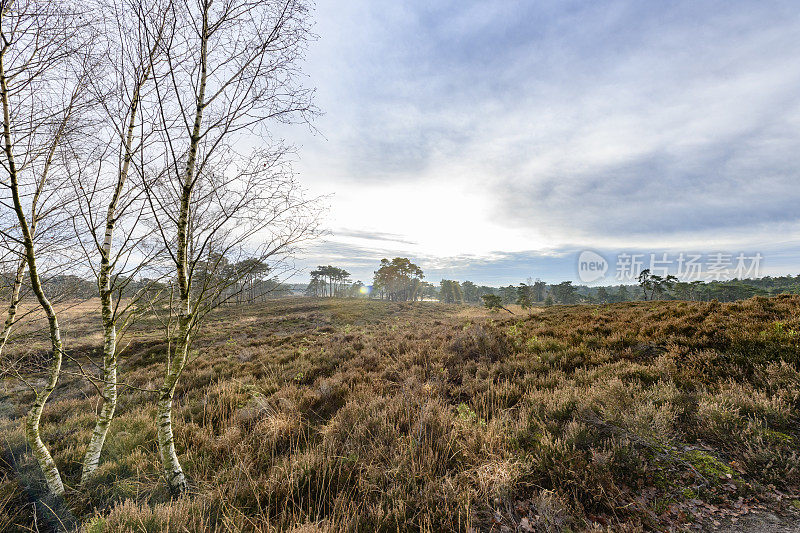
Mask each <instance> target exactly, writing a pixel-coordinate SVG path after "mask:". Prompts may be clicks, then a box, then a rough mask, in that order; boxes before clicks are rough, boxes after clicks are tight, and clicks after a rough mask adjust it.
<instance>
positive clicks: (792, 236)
mask: <svg viewBox="0 0 800 533" xmlns="http://www.w3.org/2000/svg"><path fill="white" fill-rule="evenodd" d="M315 18H316V27H315V33H316V34H317V35H318V37H319V38H318V39H317V40H316V41H315V42H314V43H312V44H311V45H310V47H309V51H308V55H307V60H306V63H305V65H304V66H303V69H304V71H305V73H306V74H307V75H308V83H309V84H311V85H313V86H315V87H316V88H317V99H316V102H317V105H318V106H319V108H320V109H321V110H322V112H323V113H324V115H322V116H321V117H319V118H318V119H317V120H315V122H314V128H315V131H312V130H309V129H307V128H304V127H302V126H301V127H298V126H294V127H292V128H287V129H286V130H285V131H281V135H282V136H284V137H285V138H286V140H287V141H289V142H291V143H294V144H296V145H297V149H298V153H297V161H296V165H295V170H296V171H297V173H298V177H299V180H300V182H301V183H302V184H303V185H304V186H305V187H306V188H307V189H308V190H309V192H310V193H313V194H319V195H326V196H327V197H326V200H325V202H326V204H327V205H328V210H327V214H326V218H325V226H326V227H327V228H328V229H329V232H330V233H329V235H328V236H326V237H325V238H324V239H322V240H320V241H318V242H317V243H315V244H314V245H312V246H309V247H308V248H307V249H306V251H305V252H304V254H303V255H302V256H301V257H300V258H299V260H298V265H299V266H300V267H302V268H305V269H306V272H304V273H301V274H300V275H299V276H297V278H296V280H297V281H303V280H306V279H308V274H307V270H308V268H310V267H313V266H315V265H317V264H333V265H336V266H340V267H343V268H345V269H347V270H348V271H349V272H351V274H352V277H353V279H354V280H355V279H360V280H363V281H364V282H366V283H369V282H370V281H371V279H372V273H373V271H374V270H375V269H376V268H377V266H378V263H379V262H380V259H381V258H383V257H389V258H391V257H395V256H403V257H409V258H410V259H411V260H412V261H414V262H416V263H418V264H419V265H420V266H421V267H422V268H423V270H424V271H425V273H426V279H427V280H429V281H433V282H434V283H438V281H439V280H440V279H442V278H448V279H459V280H462V281H463V280H466V279H469V280H471V281H474V282H476V283H480V284H488V285H495V286H497V285H505V284H509V283H519V282H520V281H524V280H525V279H527V278H534V279H535V278H541V279H544V280H546V281H550V282H558V281H562V280H575V281H582V280H583V279H584V278H583V277H582V276H581V272H580V271H579V261H578V257H579V254H580V253H581V252H582V251H584V250H591V251H593V252H595V253H596V254H598V255H599V256H601V257H602V258H605V259H606V261H607V262H608V275H607V278H605V279H600V280H597V281H596V282H595V283H603V282H609V279H611V281H613V278H614V277H615V276H614V274H615V272H617V271H618V270H619V268H618V267H619V264H620V259H619V257H620V256H623V257H624V256H625V255H634V256H636V255H641V256H642V259H643V260H644V261H645V262H647V260H649V259H650V258H651V254H653V256H658V257H663V255H662V254H664V253H666V254H668V255H669V257H670V258H677V257H679V256H680V254H681V253H685V254H690V253H693V254H698V255H702V256H703V261H704V263H705V265H706V267H707V270H708V268H710V267H709V263H710V262H711V259H710V258H711V257H712V256H714V254H720V253H723V254H724V255H726V256H727V255H730V256H731V258H732V260H731V261H732V263H733V264H734V265H735V263H736V261H735V258H736V257H737V255H741V254H746V256H747V257H749V258H753V257H756V255H758V256H759V257H761V259H760V261H759V272H758V274H759V275H766V274H782V273H793V274H797V273H798V272H800V248H798V238H797V236H798V235H800V233H798V230H800V209H798V206H800V187H799V186H798V184H797V182H798V177H799V174H798V173H799V172H800V90H798V89H800V61H798V58H800V9H797V3H796V2H788V1H787V2H771V1H763V2H753V1H748V2H737V1H731V0H725V1H702V2H698V1H688V2H680V1H664V2H649V1H644V0H641V1H618V2H615V1H603V2H596V1H581V2H573V1H569V0H559V1H533V0H526V1H514V0H495V1H491V2H487V1H470V0H452V1H450V0H423V1H418V0H408V1H403V2H396V1H384V0H348V1H346V2H341V1H335V0H318V3H317V8H316V13H315ZM673 261H675V259H673ZM675 269H677V270H679V269H680V267H679V265H677V263H675V264H673V270H675ZM703 275H705V274H703ZM700 279H703V278H700Z"/></svg>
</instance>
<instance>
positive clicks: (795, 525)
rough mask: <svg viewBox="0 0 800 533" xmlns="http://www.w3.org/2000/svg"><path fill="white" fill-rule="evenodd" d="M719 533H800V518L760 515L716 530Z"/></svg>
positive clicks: (749, 516)
mask: <svg viewBox="0 0 800 533" xmlns="http://www.w3.org/2000/svg"><path fill="white" fill-rule="evenodd" d="M714 531H716V532H718V533H800V518H797V517H783V516H778V515H776V514H773V513H760V514H755V515H748V516H745V517H742V518H740V519H739V520H738V521H737V522H736V523H732V524H727V525H724V526H722V527H720V528H719V529H716V530H714Z"/></svg>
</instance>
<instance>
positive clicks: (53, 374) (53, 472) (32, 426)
mask: <svg viewBox="0 0 800 533" xmlns="http://www.w3.org/2000/svg"><path fill="white" fill-rule="evenodd" d="M0 99H2V105H3V151H4V152H5V156H6V164H7V170H8V174H9V181H10V185H11V187H10V189H11V198H12V201H13V206H14V212H15V213H16V215H17V219H18V221H19V224H20V231H21V232H22V241H23V246H24V250H25V260H26V262H27V265H28V270H29V272H30V278H31V288H32V289H33V293H34V294H35V295H36V299H37V300H38V301H39V305H40V306H41V307H42V310H43V311H44V312H45V314H46V315H47V321H48V324H49V326H50V342H51V344H52V347H53V357H52V361H51V363H50V368H49V369H48V375H47V382H46V384H45V386H44V388H42V389H40V390H37V391H36V397H35V399H34V401H33V405H32V406H31V408H30V410H29V411H28V415H27V418H26V420H25V437H26V439H27V441H28V446H30V448H31V451H32V452H33V456H34V457H35V458H36V461H37V462H38V463H39V467H40V468H41V469H42V473H43V474H44V477H45V480H46V482H47V487H48V489H49V490H50V492H51V493H52V494H53V495H55V496H58V497H60V496H63V495H64V484H63V482H62V481H61V474H60V473H59V471H58V467H57V466H56V463H55V461H53V457H52V456H51V455H50V452H49V450H48V449H47V446H45V444H44V442H42V437H41V434H40V432H39V422H40V421H41V418H42V410H43V409H44V405H45V403H47V399H48V398H49V397H50V394H52V392H53V390H54V389H55V388H56V384H57V383H58V377H59V374H60V373H61V362H62V359H63V345H62V342H61V330H60V328H59V325H58V318H57V317H56V313H55V311H54V309H53V306H52V304H51V303H50V300H48V298H47V296H46V295H45V293H44V290H43V288H42V283H41V279H40V278H39V271H38V268H37V265H36V251H35V248H34V244H33V232H32V231H31V227H30V226H29V225H28V220H27V218H26V216H25V210H24V208H23V207H22V201H21V199H20V191H19V181H18V178H19V176H18V175H17V167H16V162H15V159H14V149H13V144H12V140H11V112H10V109H9V107H10V104H9V99H8V80H7V79H6V74H5V67H4V64H3V55H2V54H0Z"/></svg>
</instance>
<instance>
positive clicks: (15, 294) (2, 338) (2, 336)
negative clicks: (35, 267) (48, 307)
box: [0, 257, 27, 354]
mask: <svg viewBox="0 0 800 533" xmlns="http://www.w3.org/2000/svg"><path fill="white" fill-rule="evenodd" d="M26 265H27V261H26V259H25V257H23V258H22V259H20V262H19V266H18V267H17V273H16V275H15V276H14V285H13V286H12V288H11V299H10V301H9V302H8V312H7V313H6V321H5V322H4V323H3V331H2V333H0V354H2V353H3V348H5V347H6V343H7V342H8V336H9V335H10V334H11V327H12V326H13V325H14V320H15V319H16V317H17V305H19V293H20V291H21V290H22V280H23V278H24V277H25V266H26Z"/></svg>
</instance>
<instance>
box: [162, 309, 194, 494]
mask: <svg viewBox="0 0 800 533" xmlns="http://www.w3.org/2000/svg"><path fill="white" fill-rule="evenodd" d="M180 321H181V323H180V325H179V329H180V331H179V333H178V335H179V340H178V342H177V344H176V346H175V352H174V357H173V358H171V360H170V361H169V362H168V365H167V371H166V374H165V377H164V384H163V386H162V387H161V393H160V395H159V398H158V450H159V453H160V455H161V465H162V467H163V470H164V476H165V477H166V479H167V485H168V486H169V489H170V491H171V492H172V493H173V494H176V495H178V494H181V493H183V492H185V491H186V489H187V488H188V485H187V483H186V476H185V475H184V473H183V468H182V467H181V463H180V461H179V460H178V454H177V452H176V451H175V438H174V436H173V434H172V400H173V398H174V396H175V386H176V384H177V382H178V378H179V377H180V374H181V371H182V370H183V367H184V366H185V365H186V357H187V355H188V349H189V346H188V342H187V341H188V338H187V337H186V336H184V335H188V327H187V326H188V322H187V321H186V320H185V318H184V317H181V319H180Z"/></svg>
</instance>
